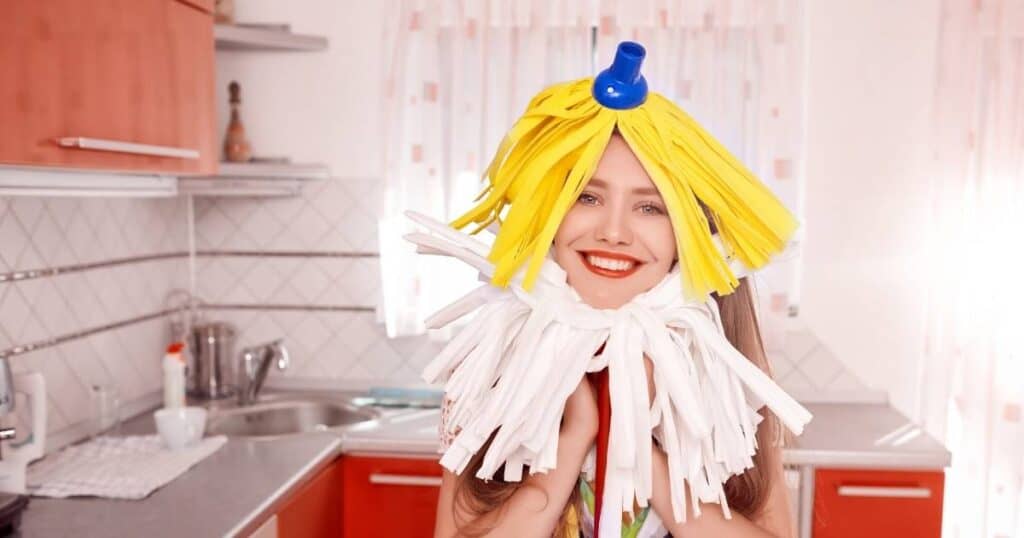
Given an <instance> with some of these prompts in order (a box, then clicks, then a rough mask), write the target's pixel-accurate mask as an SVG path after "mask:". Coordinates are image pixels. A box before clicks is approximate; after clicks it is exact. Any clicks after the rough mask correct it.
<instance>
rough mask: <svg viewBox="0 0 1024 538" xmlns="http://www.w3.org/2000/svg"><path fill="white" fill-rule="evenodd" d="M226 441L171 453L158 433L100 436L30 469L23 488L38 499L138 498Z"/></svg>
mask: <svg viewBox="0 0 1024 538" xmlns="http://www.w3.org/2000/svg"><path fill="white" fill-rule="evenodd" d="M226 442H227V437H225V436H223V435H218V436H214V437H207V438H205V439H203V440H202V441H200V442H199V443H198V444H196V445H195V446H192V447H188V448H184V449H182V450H177V451H172V450H169V449H167V448H166V447H165V446H164V444H163V441H161V440H160V436H159V435H141V436H128V437H99V438H96V439H93V440H91V441H88V442H85V443H82V444H80V445H75V446H71V447H68V448H66V449H64V450H62V451H61V452H59V453H57V454H51V455H50V456H47V457H46V458H44V459H42V460H41V461H39V462H37V463H35V464H33V465H31V466H29V468H28V476H27V490H28V493H30V494H32V495H35V496H39V497H58V498H64V497H72V496H79V495H86V496H96V497H108V498H112V499H143V498H145V497H147V496H148V495H149V494H150V493H152V492H153V491H154V490H156V489H157V488H159V487H161V486H163V485H164V484H167V483H168V482H170V481H171V480H174V479H175V478H177V477H178V476H179V475H181V474H182V473H184V472H185V471H187V470H188V469H189V468H190V467H192V466H193V465H195V464H196V463H198V462H200V461H201V460H202V459H203V458H205V457H207V456H209V455H210V454H213V453H214V452H216V451H217V450H218V449H219V448H220V447H222V446H224V443H226Z"/></svg>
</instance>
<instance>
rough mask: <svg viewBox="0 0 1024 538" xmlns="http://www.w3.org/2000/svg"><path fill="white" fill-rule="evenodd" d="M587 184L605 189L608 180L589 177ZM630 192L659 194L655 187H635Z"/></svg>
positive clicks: (643, 194) (650, 194) (647, 194)
mask: <svg viewBox="0 0 1024 538" xmlns="http://www.w3.org/2000/svg"><path fill="white" fill-rule="evenodd" d="M588 185H589V186H592V187H597V188H599V189H607V188H608V182H607V181H605V180H603V179H601V178H599V177H594V178H591V179H590V182H589V183H588ZM630 192H632V193H633V194H639V195H642V196H656V195H661V193H660V192H658V189H656V188H654V187H637V188H635V189H633V190H632V191H630Z"/></svg>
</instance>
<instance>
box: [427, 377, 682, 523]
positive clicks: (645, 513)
mask: <svg viewBox="0 0 1024 538" xmlns="http://www.w3.org/2000/svg"><path fill="white" fill-rule="evenodd" d="M451 403H452V402H451V400H449V399H448V398H447V397H445V398H444V401H443V403H442V404H441V423H440V425H439V427H438V434H439V437H440V440H441V449H442V450H447V449H448V447H449V446H451V444H452V441H453V440H454V439H455V436H456V435H457V434H458V432H454V433H449V432H448V428H447V424H448V416H449V413H450V410H451ZM592 455H593V452H592V453H591V456H592ZM593 467H594V458H593V457H588V458H587V460H586V463H584V466H583V472H582V473H581V474H580V480H579V483H578V486H577V487H578V488H579V493H580V495H579V499H580V502H579V503H578V504H575V505H570V506H567V507H566V521H567V522H568V523H569V525H568V527H569V529H568V530H567V533H566V535H565V537H559V538H593V536H594V505H595V494H594V490H595V483H594V481H593V480H588V479H587V476H588V475H593V474H594V473H593V472H591V471H593ZM634 513H635V514H636V519H634V520H633V521H629V516H628V515H626V514H623V516H622V518H623V519H622V538H664V537H665V536H667V535H668V531H667V530H665V527H664V526H663V525H662V524H661V521H660V520H659V519H658V516H657V514H655V513H654V512H653V511H652V510H651V507H650V506H647V507H645V508H642V509H641V508H639V507H636V510H635V512H634Z"/></svg>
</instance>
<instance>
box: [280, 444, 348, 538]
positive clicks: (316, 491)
mask: <svg viewBox="0 0 1024 538" xmlns="http://www.w3.org/2000/svg"><path fill="white" fill-rule="evenodd" d="M342 482H343V481H342V458H338V459H336V460H334V462H333V463H331V465H330V466H329V467H327V468H326V469H324V470H323V471H320V474H318V475H316V476H315V477H314V478H313V479H312V480H310V481H309V482H308V483H306V485H304V486H302V488H300V489H299V491H298V492H297V493H295V494H294V495H293V496H292V497H291V498H290V499H289V500H288V502H287V503H286V504H285V505H284V507H283V508H281V509H280V510H279V511H278V512H277V536H280V537H281V538H336V537H338V536H341V513H342V503H343V495H344V493H343V489H342V488H343V485H342Z"/></svg>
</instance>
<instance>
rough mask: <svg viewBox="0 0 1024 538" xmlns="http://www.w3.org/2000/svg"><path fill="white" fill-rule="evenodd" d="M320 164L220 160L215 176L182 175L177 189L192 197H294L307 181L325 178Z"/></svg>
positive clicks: (325, 172) (323, 169)
mask: <svg viewBox="0 0 1024 538" xmlns="http://www.w3.org/2000/svg"><path fill="white" fill-rule="evenodd" d="M328 177H330V171H329V170H328V169H327V167H326V166H324V165H322V164H293V163H220V166H219V167H218V174H217V175H216V176H202V177H182V178H179V180H178V191H179V192H181V193H182V194H191V195H193V196H295V195H297V194H299V193H300V192H301V191H302V186H303V184H305V183H307V182H309V181H316V180H321V179H327V178H328Z"/></svg>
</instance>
